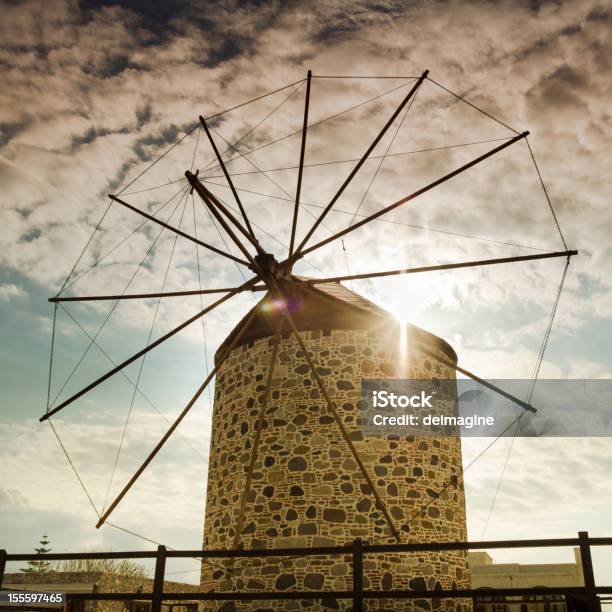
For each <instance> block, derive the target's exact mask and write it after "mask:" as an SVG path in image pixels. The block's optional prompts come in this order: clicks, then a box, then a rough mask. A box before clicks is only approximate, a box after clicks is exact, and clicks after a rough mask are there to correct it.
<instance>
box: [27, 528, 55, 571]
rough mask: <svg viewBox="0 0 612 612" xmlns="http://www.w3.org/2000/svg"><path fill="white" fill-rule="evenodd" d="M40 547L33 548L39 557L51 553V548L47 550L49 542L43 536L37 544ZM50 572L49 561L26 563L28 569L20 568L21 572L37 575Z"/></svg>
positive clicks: (45, 536)
mask: <svg viewBox="0 0 612 612" xmlns="http://www.w3.org/2000/svg"><path fill="white" fill-rule="evenodd" d="M39 544H40V547H39V548H34V551H35V552H36V553H37V554H39V555H45V554H47V553H49V552H51V550H52V549H51V548H48V546H49V544H50V541H49V538H48V536H47V535H46V534H45V535H43V536H42V539H41V540H40V542H39ZM50 570H51V562H50V561H42V560H39V561H28V567H26V568H22V570H21V571H22V572H25V573H37V574H42V573H44V572H48V571H50Z"/></svg>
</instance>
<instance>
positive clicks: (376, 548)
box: [0, 531, 612, 612]
mask: <svg viewBox="0 0 612 612" xmlns="http://www.w3.org/2000/svg"><path fill="white" fill-rule="evenodd" d="M566 546H571V547H578V548H579V549H580V558H581V562H582V574H583V576H584V585H583V586H570V585H568V586H565V587H530V588H503V589H498V588H486V589H482V588H481V589H441V590H433V591H432V590H425V591H417V590H406V589H395V590H369V589H368V590H366V589H364V586H363V584H364V583H363V577H364V572H363V557H364V555H376V554H381V553H414V552H432V551H447V550H464V551H468V550H485V549H504V548H551V547H566ZM592 546H612V537H608V538H591V537H589V534H588V532H586V531H580V532H579V533H578V537H577V538H556V539H539V540H498V541H488V542H426V543H418V544H365V543H363V542H362V541H361V540H354V541H353V542H352V543H351V544H347V545H344V546H323V547H311V548H277V549H262V550H167V549H166V547H165V546H159V547H158V548H157V551H136V552H133V551H132V552H99V553H95V552H88V553H55V554H53V553H47V554H44V555H39V554H9V553H7V552H6V550H0V588H1V587H2V579H3V577H4V572H5V567H6V563H7V562H9V561H40V560H45V561H60V560H69V559H155V573H154V577H153V590H152V592H151V593H141V592H137V593H97V592H96V593H67V600H68V601H71V600H72V601H77V600H97V601H101V600H106V601H113V600H114V601H127V600H145V601H149V600H150V601H151V612H160V611H161V607H162V602H163V601H164V600H172V601H174V602H177V601H192V602H193V601H271V600H290V599H310V600H312V599H330V598H331V599H350V600H352V603H353V610H354V611H355V612H361V611H362V610H363V609H364V607H363V606H364V601H366V600H376V599H394V600H407V599H437V600H440V599H448V598H457V599H472V600H473V601H474V602H476V601H477V600H478V599H483V600H484V599H487V600H491V598H492V597H503V598H508V597H529V596H545V595H563V596H564V597H565V598H566V601H571V602H574V603H572V604H571V605H572V606H574V607H573V609H574V610H577V611H580V612H582V611H583V610H584V611H586V612H599V611H600V610H601V603H600V597H599V596H600V595H611V594H612V586H600V587H598V586H596V585H595V576H594V573H593V561H592V558H591V547H592ZM321 555H350V556H351V557H352V588H351V589H350V590H344V591H338V590H324V591H317V590H308V591H248V592H245V591H240V592H218V591H208V592H177V593H175V592H165V591H164V576H165V571H166V560H167V559H176V558H185V557H196V558H200V559H221V558H223V559H227V558H234V559H236V558H243V559H244V558H265V557H281V558H282V557H289V556H291V557H295V556H300V557H308V556H321ZM7 586H8V585H7ZM605 599H608V598H605ZM514 603H516V602H514ZM570 609H571V608H570Z"/></svg>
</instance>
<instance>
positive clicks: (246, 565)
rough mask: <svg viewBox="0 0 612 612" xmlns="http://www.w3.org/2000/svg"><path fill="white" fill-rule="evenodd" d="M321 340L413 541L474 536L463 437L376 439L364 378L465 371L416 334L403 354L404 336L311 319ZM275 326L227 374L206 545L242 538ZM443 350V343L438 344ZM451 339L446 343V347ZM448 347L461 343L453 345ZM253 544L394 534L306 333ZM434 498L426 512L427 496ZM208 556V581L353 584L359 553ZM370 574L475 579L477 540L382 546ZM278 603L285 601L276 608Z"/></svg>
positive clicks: (266, 446)
mask: <svg viewBox="0 0 612 612" xmlns="http://www.w3.org/2000/svg"><path fill="white" fill-rule="evenodd" d="M303 337H304V340H305V342H306V345H307V347H308V349H309V351H310V352H311V354H312V356H313V358H314V361H315V364H316V365H317V366H318V371H319V374H320V375H321V376H322V378H323V380H324V382H325V384H326V386H327V388H328V390H329V393H330V395H331V396H332V398H333V401H334V402H335V403H336V405H337V408H338V411H339V413H340V415H341V418H342V419H343V420H344V423H345V425H346V427H347V429H348V431H349V432H350V437H351V439H352V440H353V441H354V443H355V445H356V447H357V450H358V452H359V454H360V456H361V457H362V459H363V461H364V463H365V465H366V468H367V470H368V471H369V473H370V474H371V475H372V478H373V480H374V483H375V485H376V487H377V489H378V491H379V492H380V494H381V496H382V498H383V500H384V501H385V503H386V505H387V507H388V509H389V511H390V513H391V516H392V517H393V519H394V521H395V525H396V527H398V529H399V530H400V532H401V534H402V541H403V542H419V541H435V540H438V541H439V540H466V539H467V537H466V526H465V502H464V492H463V484H462V480H461V479H460V478H459V480H458V481H455V485H454V486H451V487H450V488H447V489H446V490H445V491H444V492H443V493H442V494H439V493H438V492H439V491H440V490H441V489H442V488H443V486H444V484H445V483H447V482H448V481H449V480H451V479H453V477H457V476H459V475H460V474H461V442H460V439H458V438H431V437H429V438H421V439H414V438H413V437H409V436H404V437H398V436H395V437H392V436H390V437H388V438H375V439H374V438H367V439H364V438H363V436H362V433H361V431H360V429H359V406H358V402H359V397H360V383H361V378H364V377H365V378H432V377H438V378H441V379H443V378H454V375H455V373H454V371H453V370H451V369H449V368H446V367H444V366H441V365H440V364H439V363H438V362H437V361H435V360H433V359H431V358H429V357H426V356H424V355H423V353H421V352H420V350H419V346H420V345H419V344H418V343H416V342H412V343H411V344H410V345H409V346H408V360H407V363H405V364H404V366H403V367H400V365H399V364H400V354H399V347H398V346H397V344H398V338H397V335H396V334H395V333H392V334H389V333H388V332H387V333H382V332H373V331H351V330H331V331H306V332H303ZM273 343H274V339H273V338H263V339H260V340H256V341H255V342H252V343H251V344H250V345H249V344H247V345H243V346H240V347H238V348H236V349H235V350H234V351H232V353H231V354H230V356H229V357H228V359H227V360H226V362H225V363H224V364H223V365H222V366H221V368H220V370H219V372H218V374H217V382H216V390H215V406H214V414H213V426H212V442H211V452H210V466H209V474H208V492H207V501H206V522H205V530H204V548H232V547H233V540H234V535H235V527H236V523H237V519H238V512H239V503H240V496H241V493H242V491H243V489H244V485H245V478H246V468H247V466H248V463H249V458H250V450H251V445H252V442H253V437H254V430H255V423H256V420H257V415H258V411H259V407H260V400H261V396H262V394H263V391H264V388H265V380H266V375H267V372H268V367H269V362H270V356H271V352H272V350H273ZM428 348H429V350H432V345H428ZM433 350H440V348H437V349H433ZM440 355H441V356H443V357H444V358H445V359H447V360H448V358H449V357H448V354H442V353H440ZM247 499H248V502H247V506H246V511H245V520H244V527H243V530H242V534H241V542H242V546H244V548H280V547H298V546H300V547H301V546H325V545H337V544H346V543H348V542H351V541H352V540H353V539H355V538H361V539H362V540H364V541H366V542H369V543H393V542H394V541H395V540H394V538H393V537H392V536H391V534H390V531H389V528H388V526H387V524H386V522H385V520H384V517H383V515H382V513H381V512H380V511H378V510H377V509H376V508H375V504H374V498H373V496H372V494H371V491H370V490H369V487H368V485H367V483H366V482H365V480H364V478H363V477H362V475H361V473H360V472H359V470H358V468H357V465H356V464H355V462H354V460H353V458H352V456H351V454H350V451H349V449H348V446H347V444H346V443H345V442H344V440H343V439H342V437H341V434H340V430H339V428H338V425H337V424H336V423H335V421H334V419H333V416H332V415H331V414H330V413H329V411H328V408H327V406H326V404H325V401H324V400H323V398H322V397H321V395H320V393H319V389H318V387H317V385H316V381H314V380H313V378H312V376H311V373H310V371H309V369H308V367H307V364H306V362H305V360H304V357H303V355H301V354H300V349H299V345H298V343H297V341H296V340H295V338H293V337H292V336H289V337H284V338H283V339H282V341H281V347H280V349H279V352H278V360H277V364H276V368H275V373H274V378H273V380H272V392H271V394H270V399H269V402H268V410H267V414H266V416H265V423H264V425H263V431H262V438H261V445H260V448H259V452H258V459H257V462H256V464H255V469H254V473H253V480H252V486H251V490H250V492H249V495H248V498H247ZM425 504H428V505H427V509H426V510H425V511H423V512H422V513H420V514H419V515H418V516H411V515H412V514H413V513H414V512H415V510H416V509H417V508H420V507H421V506H423V505H425ZM225 563H226V564H227V566H228V569H227V570H226V571H223V570H220V569H217V570H215V569H214V568H211V567H210V566H207V565H203V566H202V587H203V589H204V590H211V589H214V590H223V591H231V590H264V589H265V590H274V589H277V590H291V589H350V588H351V564H350V557H347V558H346V559H342V558H338V557H335V558H331V557H330V558H326V557H311V558H298V559H279V558H268V559H263V560H262V559H249V560H234V561H231V562H230V561H226V562H225ZM364 570H365V587H366V588H371V589H391V588H412V589H418V590H420V589H424V588H430V589H433V588H453V587H459V588H469V571H468V567H467V558H466V555H465V553H463V552H452V551H451V552H444V553H423V554H413V555H409V554H402V555H399V554H396V555H371V556H368V557H366V558H365V562H364ZM275 606H276V607H275ZM369 606H370V607H369V609H370V610H383V609H393V610H398V609H402V610H404V609H405V610H412V609H418V610H422V609H430V607H431V606H433V607H434V608H438V609H448V610H466V609H468V608H467V607H466V605H465V603H464V602H452V601H434V602H430V601H425V600H421V601H417V602H414V603H402V604H400V603H399V602H370V604H369ZM306 607H311V609H319V608H321V607H322V608H323V609H328V608H331V609H334V608H335V609H348V608H349V607H350V602H348V601H338V602H335V601H324V602H318V603H317V602H312V601H309V602H299V601H283V602H279V603H277V604H271V603H266V604H264V603H263V602H260V603H259V604H256V605H252V606H249V605H247V604H234V603H226V604H223V605H220V604H217V605H214V606H213V605H211V606H210V607H209V608H208V609H223V610H232V609H257V610H267V609H270V610H272V609H288V610H291V609H303V608H306Z"/></svg>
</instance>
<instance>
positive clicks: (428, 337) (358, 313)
mask: <svg viewBox="0 0 612 612" xmlns="http://www.w3.org/2000/svg"><path fill="white" fill-rule="evenodd" d="M294 278H295V279H296V281H298V282H295V283H292V284H291V285H290V292H291V296H290V301H289V304H288V307H289V310H290V312H291V314H292V316H293V319H294V321H295V324H296V327H297V328H298V329H299V330H300V331H314V330H331V329H364V330H367V331H389V332H391V333H393V334H395V333H396V332H395V330H396V328H397V327H398V326H399V321H398V320H397V319H396V318H395V317H394V316H393V315H392V314H391V313H390V312H388V311H386V310H384V309H383V308H381V307H380V306H378V305H377V304H374V303H373V302H371V301H370V300H368V299H366V298H364V297H363V296H362V295H359V294H358V293H355V292H354V291H351V290H350V289H348V288H347V287H345V286H344V285H342V284H340V283H321V284H317V285H313V284H307V281H308V280H310V279H308V278H305V277H294ZM299 281H304V282H299ZM270 298H271V296H270V294H269V293H268V294H266V296H265V297H264V298H263V299H262V300H261V301H260V302H259V303H258V304H257V305H256V306H254V307H253V308H252V309H251V310H250V311H249V313H247V314H246V315H245V316H244V317H243V318H242V320H241V321H240V322H239V323H238V324H237V325H236V327H234V329H233V330H232V331H231V332H230V333H229V335H228V336H227V338H226V339H225V341H224V342H223V343H222V344H221V346H220V347H219V349H218V350H217V353H216V355H215V359H217V357H218V356H219V355H220V354H221V353H222V352H223V351H225V349H226V347H227V346H229V344H230V343H231V342H232V341H233V340H234V338H235V337H236V335H237V334H238V331H239V330H240V329H242V327H243V326H244V324H245V322H246V321H247V319H248V318H249V317H250V316H251V313H252V312H253V311H254V310H255V311H256V313H255V317H254V318H253V319H252V321H251V322H250V323H249V326H248V328H247V329H246V331H245V332H244V333H243V334H242V336H241V338H240V340H239V341H238V343H237V344H236V347H235V348H237V347H239V346H242V345H245V344H252V343H253V342H254V341H255V340H259V339H260V338H267V337H270V336H273V335H274V331H273V330H274V323H275V319H276V318H277V317H278V310H275V309H274V308H271V309H265V308H262V305H263V304H266V303H268V302H269V300H270ZM282 333H283V335H285V336H286V335H288V334H289V330H288V327H287V326H286V325H285V327H284V329H283V332H282ZM408 334H409V336H410V338H412V339H413V340H416V341H418V342H422V343H424V344H426V345H428V346H429V347H430V348H432V349H434V348H437V349H440V350H442V351H443V352H444V353H445V354H446V355H447V357H449V358H450V359H451V360H452V361H457V355H456V353H455V351H454V350H453V348H452V347H451V346H450V344H448V343H447V342H446V341H445V340H443V339H442V338H439V337H438V336H436V335H434V334H432V333H430V332H428V331H425V330H424V329H421V328H420V327H417V326H416V325H412V324H409V325H408ZM396 337H397V336H396Z"/></svg>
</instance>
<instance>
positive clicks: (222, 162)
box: [200, 115, 257, 241]
mask: <svg viewBox="0 0 612 612" xmlns="http://www.w3.org/2000/svg"><path fill="white" fill-rule="evenodd" d="M200 123H201V124H202V126H203V127H204V131H205V132H206V136H208V140H209V142H210V145H211V146H212V148H213V151H214V152H215V155H216V157H217V161H218V162H219V165H220V166H221V169H222V170H223V174H224V175H225V179H226V180H227V182H228V184H229V186H230V189H231V190H232V193H233V194H234V199H235V200H236V203H237V204H238V208H239V209H240V213H241V214H242V218H243V219H244V223H245V225H246V227H247V230H248V232H249V234H250V235H251V237H252V238H253V240H255V241H257V239H256V238H255V234H254V233H253V228H252V227H251V224H250V223H249V218H248V217H247V214H246V211H245V210H244V207H243V206H242V202H241V201H240V196H239V195H238V192H237V191H236V188H235V187H234V183H233V181H232V177H231V176H230V175H229V172H228V171H227V168H226V166H225V162H224V161H223V158H222V157H221V154H220V153H219V149H218V148H217V145H216V143H215V140H214V138H213V137H212V134H211V133H210V130H209V129H208V125H206V121H205V119H204V117H202V115H200Z"/></svg>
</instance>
